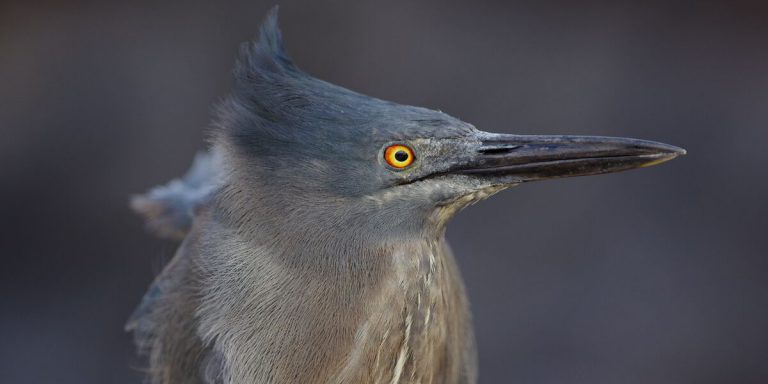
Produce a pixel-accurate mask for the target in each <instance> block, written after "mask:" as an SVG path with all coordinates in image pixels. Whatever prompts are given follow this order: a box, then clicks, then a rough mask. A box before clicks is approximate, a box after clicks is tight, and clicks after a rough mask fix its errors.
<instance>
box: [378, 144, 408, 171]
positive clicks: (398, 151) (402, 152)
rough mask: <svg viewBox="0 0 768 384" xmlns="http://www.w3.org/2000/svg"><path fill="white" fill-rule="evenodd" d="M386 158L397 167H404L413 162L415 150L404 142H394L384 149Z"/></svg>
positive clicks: (388, 162)
mask: <svg viewBox="0 0 768 384" xmlns="http://www.w3.org/2000/svg"><path fill="white" fill-rule="evenodd" d="M384 160H386V161H387V164H389V165H391V166H392V167H395V168H397V169H403V168H405V167H407V166H409V165H411V163H413V160H414V158H413V150H411V149H410V148H408V147H406V146H405V145H402V144H394V145H390V146H389V147H387V149H385V150H384Z"/></svg>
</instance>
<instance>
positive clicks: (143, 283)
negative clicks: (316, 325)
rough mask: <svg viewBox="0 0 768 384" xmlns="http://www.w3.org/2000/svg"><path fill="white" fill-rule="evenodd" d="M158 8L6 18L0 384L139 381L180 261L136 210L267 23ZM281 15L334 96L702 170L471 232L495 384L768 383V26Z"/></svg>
mask: <svg viewBox="0 0 768 384" xmlns="http://www.w3.org/2000/svg"><path fill="white" fill-rule="evenodd" d="M159 3H160V2H142V1H132V2H126V1H111V0H102V1H68V2H64V1H61V2H44V1H43V2H34V3H33V2H16V3H9V2H2V3H0V134H1V135H0V201H2V206H3V208H2V218H1V219H0V239H1V241H0V257H1V258H2V268H0V382H3V383H139V382H141V377H142V374H141V367H142V366H143V362H142V361H141V360H140V359H138V358H136V357H135V355H134V349H133V345H132V343H131V338H130V335H128V334H126V333H124V332H123V324H124V322H125V320H126V319H127V317H128V316H129V314H130V313H131V311H132V310H133V308H134V307H135V306H136V305H137V303H138V302H139V300H140V298H141V296H142V295H143V293H144V290H145V289H146V287H147V285H148V284H149V283H150V281H151V280H152V278H153V276H154V274H155V273H157V272H158V271H159V269H160V268H161V266H162V265H163V263H164V262H165V261H167V260H168V259H169V258H170V257H171V256H172V254H173V251H174V248H175V246H176V245H175V244H174V243H172V242H166V241H161V240H157V239H155V238H154V237H152V236H151V235H149V234H147V233H146V232H145V230H144V229H143V226H142V222H141V221H140V220H139V218H137V217H136V216H134V215H133V214H132V213H131V212H130V211H129V209H128V207H127V201H128V199H129V197H130V195H131V194H134V193H138V192H142V191H144V190H146V189H147V188H149V187H151V186H154V185H156V184H160V183H164V182H166V181H167V180H169V179H171V178H173V177H176V176H179V175H181V174H182V173H183V172H184V171H185V169H186V168H187V166H188V165H189V162H190V160H191V159H192V157H193V155H194V153H195V152H196V151H199V150H201V149H204V148H205V144H204V138H205V136H206V130H207V129H208V124H209V120H210V117H211V112H210V111H211V106H212V105H214V104H215V103H216V102H217V101H219V100H221V99H222V98H223V97H224V96H225V95H226V94H227V92H228V90H229V88H230V69H231V67H232V64H233V61H234V57H235V54H236V52H237V49H238V44H239V43H241V42H243V41H247V40H249V39H251V38H252V37H253V36H254V35H255V34H256V31H257V28H258V25H259V23H260V21H261V19H262V17H263V16H264V15H265V13H266V11H267V10H268V9H269V8H270V7H271V6H272V5H273V3H271V2H264V1H235V2H216V3H214V2H202V1H183V2H182V1H175V2H174V1H166V2H162V4H159ZM280 5H281V24H282V28H283V32H284V34H285V38H286V45H287V49H288V52H289V54H291V55H292V56H293V58H294V59H295V60H296V62H297V63H298V64H299V66H301V67H302V68H303V69H304V70H306V71H307V72H309V73H311V74H313V75H315V76H317V77H320V78H322V79H325V80H328V81H331V82H333V83H337V84H340V85H342V86H345V87H348V88H351V89H353V90H356V91H360V92H363V93H366V94H370V95H373V96H376V97H380V98H384V99H389V100H393V101H397V102H400V103H406V104H415V105H420V106H426V107H430V108H434V109H440V110H443V111H445V112H447V113H449V114H451V115H454V116H456V117H459V118H461V119H463V120H465V121H468V122H471V123H473V124H475V125H476V126H477V127H478V128H480V129H483V130H489V131H499V132H509V133H529V134H555V133H559V134H594V135H615V136H630V137H638V138H645V139H651V140H658V141H663V142H667V143H670V144H674V145H679V146H682V147H685V148H686V149H687V150H688V151H689V155H688V156H686V157H684V158H681V159H678V160H675V161H673V162H671V163H669V164H664V165H662V166H659V167H653V168H649V169H642V170H638V171H633V172H628V173H621V174H613V175H606V176H600V177H590V178H583V179H566V180H558V181H550V182H544V183H538V184H537V183H533V184H528V185H524V186H520V187H517V188H514V189H512V190H510V191H507V192H505V193H502V194H500V195H498V196H496V197H494V198H493V199H490V200H488V201H485V202H483V203H481V204H478V205H476V206H473V207H471V208H470V209H468V210H466V211H464V212H462V213H461V214H460V215H459V216H458V217H457V218H456V219H455V221H454V223H453V224H452V226H450V228H449V231H448V239H449V241H450V242H451V244H452V245H453V247H454V250H455V252H456V254H457V256H458V257H459V262H460V264H461V267H462V269H463V273H464V277H465V279H466V283H467V285H468V289H469V293H470V296H471V299H472V304H473V309H474V314H475V325H476V329H477V339H478V344H479V352H480V379H481V382H482V383H584V384H587V383H589V384H594V383H630V384H634V383H637V384H647V383H697V384H702V383H741V384H745V383H767V382H768V278H766V274H767V273H768V247H767V242H768V233H766V232H767V230H768V202H767V201H768V173H767V172H766V170H765V167H766V165H768V150H767V149H766V147H767V146H768V126H767V124H768V4H766V3H765V2H761V1H753V2H750V1H720V2H673V1H664V2H651V1H637V2H628V1H611V2H605V3H599V2H589V1H564V0H563V1H552V0H543V1H542V0H539V1H497V2H493V1H452V2H444V1H418V2H415V1H387V2H367V1H348V2H342V1H333V2H325V1H304V2H299V1H289V0H286V1H282V2H281V3H280Z"/></svg>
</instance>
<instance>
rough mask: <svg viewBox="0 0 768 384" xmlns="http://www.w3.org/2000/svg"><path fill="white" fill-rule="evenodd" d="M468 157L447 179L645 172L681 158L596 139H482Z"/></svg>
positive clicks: (646, 145) (664, 150) (654, 147)
mask: <svg viewBox="0 0 768 384" xmlns="http://www.w3.org/2000/svg"><path fill="white" fill-rule="evenodd" d="M472 152H474V153H472V154H470V155H469V156H468V158H465V161H464V162H462V163H461V164H457V165H456V166H455V167H453V169H451V172H452V173H464V174H474V175H482V176H487V177H497V178H499V179H500V181H502V182H511V183H514V182H524V181H533V180H542V179H552V178H559V177H571V176H587V175H596V174H601V173H609V172H618V171H624V170H629V169H633V168H640V167H647V166H651V165H656V164H660V163H663V162H665V161H669V160H672V159H674V158H675V157H677V156H680V155H684V154H685V150H684V149H682V148H678V147H675V146H672V145H669V144H663V143H657V142H654V141H647V140H638V139H629V138H622V137H601V136H529V135H504V134H490V133H483V135H482V136H481V137H480V145H479V146H477V147H475V148H474V151H472Z"/></svg>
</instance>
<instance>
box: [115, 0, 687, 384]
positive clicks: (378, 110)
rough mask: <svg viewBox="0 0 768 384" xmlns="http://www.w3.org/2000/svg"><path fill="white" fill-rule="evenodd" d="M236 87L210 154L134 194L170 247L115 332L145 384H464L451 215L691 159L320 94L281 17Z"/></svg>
mask: <svg viewBox="0 0 768 384" xmlns="http://www.w3.org/2000/svg"><path fill="white" fill-rule="evenodd" d="M233 78H234V81H233V84H234V85H233V87H232V91H231V95H230V96H228V97H227V98H226V99H225V100H224V101H222V102H221V103H220V105H219V106H218V108H217V110H216V117H215V119H214V122H213V124H212V128H211V130H212V133H211V144H210V147H209V149H208V150H207V152H206V153H203V154H200V155H198V156H197V158H196V160H195V161H194V162H193V165H192V167H191V169H190V170H189V171H188V172H187V174H186V175H185V176H183V177H182V178H179V179H176V180H173V181H171V182H170V183H168V184H167V185H164V186H159V187H155V188H154V189H151V190H150V191H149V192H148V193H146V194H144V195H140V196H137V197H135V198H134V199H133V200H132V206H133V208H134V209H135V210H137V211H138V212H140V213H141V214H143V215H144V216H146V219H147V225H148V226H149V227H150V228H152V229H154V230H155V231H156V232H157V233H158V234H159V235H161V236H167V237H172V238H176V239H180V240H181V242H180V245H179V247H178V250H177V251H176V253H175V255H174V257H173V258H172V259H171V260H170V261H169V262H168V264H167V265H166V266H165V267H164V268H163V270H162V272H161V273H160V274H159V275H158V276H157V277H156V279H155V280H154V282H153V283H152V285H151V286H150V288H149V290H148V292H147V293H146V295H145V296H144V298H143V300H142V302H141V304H140V305H139V307H138V308H137V309H136V311H135V312H134V314H133V315H132V317H131V318H130V320H129V321H128V323H127V326H126V328H127V329H128V330H129V331H132V332H133V333H134V338H135V341H136V344H137V345H138V348H139V350H140V352H141V353H142V354H144V355H146V356H147V360H148V363H147V365H148V367H147V371H148V372H147V375H148V378H149V381H150V382H151V383H156V384H178V383H387V384H395V383H475V382H476V380H477V362H476V360H477V358H476V346H475V340H474V334H473V329H472V320H471V313H470V309H469V303H468V300H467V295H466V292H465V287H464V284H463V282H462V279H461V276H460V273H459V270H458V268H457V264H456V261H455V259H454V256H453V254H452V253H451V250H450V248H449V247H448V245H447V244H446V241H445V230H446V225H447V224H448V222H449V221H450V220H451V218H452V217H453V216H454V215H455V214H456V213H457V212H458V211H459V210H461V209H463V208H465V207H467V206H469V205H471V204H473V203H475V202H478V201H480V200H482V199H485V198H488V197H489V196H491V195H493V194H495V193H498V192H500V191H502V190H505V189H507V188H509V187H512V186H516V185H519V184H522V183H527V182H531V181H537V180H545V179H553V178H561V177H570V176H586V175H595V174H602V173H609V172H617V171H623V170H629V169H634V168H640V167H646V166H650V165H655V164H659V163H662V162H665V161H668V160H670V159H673V158H675V157H677V156H679V155H682V154H685V151H684V150H683V149H681V148H678V147H675V146H672V145H668V144H662V143H659V142H653V141H646V140H638V139H630V138H618V137H600V136H560V135H558V136H554V135H523V134H498V133H489V132H484V131H481V130H478V129H477V128H475V127H474V126H473V125H471V124H468V123H465V122H463V121H461V120H459V119H457V118H454V117H451V116H449V115H447V114H445V113H443V112H439V111H434V110H430V109H425V108H420V107H413V106H406V105H400V104H396V103H393V102H389V101H385V100H381V99H377V98H373V97H369V96H366V95H362V94H360V93H356V92H353V91H350V90H348V89H345V88H342V87H339V86H336V85H333V84H330V83H328V82H325V81H322V80H319V79H317V78H315V77H312V76H310V75H309V74H307V73H306V72H304V71H302V70H300V69H299V68H298V67H297V66H296V65H295V64H294V62H293V61H292V60H291V59H290V58H289V56H288V55H287V54H286V52H285V49H284V47H283V39H282V36H281V32H280V30H279V28H278V25H277V9H276V8H273V10H271V11H270V13H269V14H268V16H267V17H266V19H265V21H264V22H263V24H262V26H261V28H260V33H259V37H258V38H257V39H256V40H254V41H253V42H249V43H245V44H244V45H243V46H242V47H241V50H240V54H239V56H238V59H237V63H236V65H235V69H234V71H233Z"/></svg>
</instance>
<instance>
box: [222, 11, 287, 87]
mask: <svg viewBox="0 0 768 384" xmlns="http://www.w3.org/2000/svg"><path fill="white" fill-rule="evenodd" d="M277 18H278V6H277V5H276V6H274V7H272V9H271V10H270V11H269V13H268V14H267V17H266V18H265V19H264V21H263V23H262V24H261V28H260V29H259V38H258V40H256V41H255V42H250V43H245V44H243V45H242V46H241V47H240V57H239V60H238V64H237V66H236V68H235V77H236V78H237V80H246V79H248V78H254V77H255V78H259V77H261V76H264V75H268V74H289V73H298V72H299V69H298V68H297V67H296V65H295V64H294V63H293V61H291V59H290V58H289V57H288V55H287V54H286V53H285V48H284V46H283V34H282V33H281V32H280V27H279V26H278V23H277Z"/></svg>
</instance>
